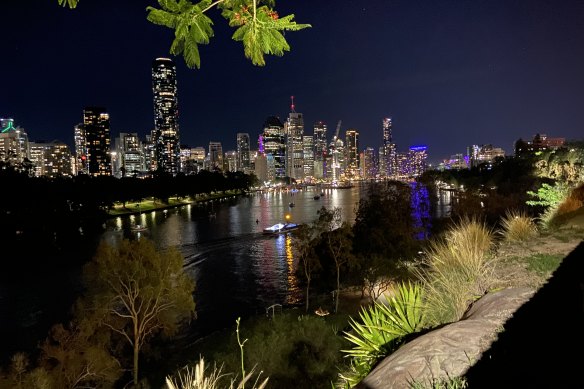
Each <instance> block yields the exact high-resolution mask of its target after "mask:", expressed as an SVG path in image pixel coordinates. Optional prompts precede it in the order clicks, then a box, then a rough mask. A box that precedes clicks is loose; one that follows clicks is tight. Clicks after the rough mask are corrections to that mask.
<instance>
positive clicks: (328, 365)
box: [213, 313, 344, 389]
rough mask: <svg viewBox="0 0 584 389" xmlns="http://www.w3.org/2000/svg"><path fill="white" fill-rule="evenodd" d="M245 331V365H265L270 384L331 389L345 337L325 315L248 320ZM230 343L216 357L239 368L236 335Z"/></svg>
mask: <svg viewBox="0 0 584 389" xmlns="http://www.w3.org/2000/svg"><path fill="white" fill-rule="evenodd" d="M242 332H243V333H244V334H246V337H247V338H248V340H247V342H246V343H245V366H257V369H258V370H259V369H261V371H262V374H265V375H266V376H269V377H270V384H269V385H270V387H274V388H279V389H285V388H294V389H297V388H315V389H316V388H327V389H328V388H330V382H331V381H333V380H334V379H335V378H336V376H337V373H338V368H337V366H339V365H342V364H343V359H342V354H341V351H340V350H341V349H342V348H343V345H344V339H343V338H342V337H341V336H339V335H337V334H336V332H335V331H334V329H333V327H332V325H330V324H329V323H328V322H327V321H326V320H325V319H324V318H321V317H315V316H299V315H298V314H294V313H284V314H281V315H276V316H275V317H274V319H266V318H263V319H260V320H254V321H252V322H248V323H246V324H245V327H244V328H243V330H242ZM228 347H229V349H228V350H227V351H226V352H224V353H216V354H215V355H214V357H213V359H214V360H215V361H220V362H221V363H224V366H225V369H226V370H227V371H237V370H238V369H239V368H240V364H241V362H240V358H239V350H238V346H237V343H236V340H235V338H234V337H233V338H232V339H231V342H230V345H229V346H228Z"/></svg>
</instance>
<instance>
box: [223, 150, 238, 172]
mask: <svg viewBox="0 0 584 389" xmlns="http://www.w3.org/2000/svg"><path fill="white" fill-rule="evenodd" d="M225 169H226V170H227V171H228V172H236V171H237V151H235V150H229V151H226V152H225Z"/></svg>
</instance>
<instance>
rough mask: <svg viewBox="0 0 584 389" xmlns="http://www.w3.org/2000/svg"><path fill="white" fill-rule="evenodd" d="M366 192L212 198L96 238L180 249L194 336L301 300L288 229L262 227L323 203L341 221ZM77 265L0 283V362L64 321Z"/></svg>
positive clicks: (417, 202) (420, 208)
mask: <svg viewBox="0 0 584 389" xmlns="http://www.w3.org/2000/svg"><path fill="white" fill-rule="evenodd" d="M321 193H324V196H321V197H320V198H319V199H318V200H315V199H314V196H315V195H318V194H321ZM365 195H366V188H365V187H363V186H361V187H360V186H355V187H353V188H348V189H324V190H320V189H316V188H313V189H310V188H309V189H307V190H301V191H297V192H294V193H293V192H270V193H256V194H253V195H249V196H244V197H239V198H235V199H231V200H223V201H214V202H212V203H207V204H205V205H204V206H203V208H201V206H195V205H187V206H183V207H179V208H174V209H168V210H164V211H156V212H148V213H142V214H139V215H131V216H124V217H119V218H115V219H110V220H109V221H108V222H107V223H106V226H105V227H106V230H105V232H104V233H103V234H102V236H101V237H98V238H99V239H105V240H106V241H108V242H110V243H112V244H115V243H116V242H118V241H120V240H121V239H124V238H128V239H140V238H142V237H145V238H148V239H152V240H153V241H154V242H155V244H156V245H157V246H158V247H160V248H166V247H169V246H176V247H178V248H179V249H180V251H181V252H182V253H183V256H184V258H185V269H186V271H187V273H188V274H189V275H190V276H191V277H192V278H193V279H194V280H195V282H196V291H195V295H194V298H195V302H196V311H197V320H196V321H195V322H194V324H193V327H192V331H191V332H192V333H191V337H193V338H194V337H196V336H198V335H201V334H205V333H208V332H210V331H211V330H213V329H218V328H223V327H227V326H231V325H232V324H233V323H234V322H235V319H236V318H237V317H239V316H247V315H250V314H256V313H265V311H266V309H267V308H268V307H269V306H271V305H273V304H281V305H283V306H294V305H299V304H301V301H302V291H301V289H300V287H299V280H298V279H297V278H296V276H295V274H294V269H295V266H296V261H295V255H294V247H293V246H294V245H293V241H292V239H291V237H290V235H284V234H283V235H277V236H270V235H265V234H263V233H262V230H263V229H264V228H265V227H268V226H271V225H273V224H276V223H278V222H282V221H284V219H285V216H286V214H289V215H290V221H291V222H293V223H308V222H311V221H313V220H315V219H316V218H317V211H318V210H319V209H320V208H321V207H323V206H324V207H326V208H328V209H331V208H333V207H340V208H341V210H342V216H343V219H344V220H347V221H350V222H353V221H354V219H355V211H356V207H357V204H358V202H359V199H360V198H361V196H365ZM438 200H439V201H438V203H439V206H438V207H437V210H438V212H439V213H442V214H444V213H446V212H448V208H447V207H444V206H443V204H447V203H448V200H449V199H447V198H446V199H445V198H441V197H439V198H438ZM429 201H430V200H429V197H428V193H427V191H426V190H425V189H424V188H422V189H419V190H415V191H414V192H413V195H412V206H413V208H414V211H415V212H414V216H415V218H416V219H417V220H419V221H420V220H422V219H424V218H426V219H428V218H429V212H430V206H429V205H430V204H429ZM290 203H294V206H293V207H290ZM210 213H211V214H212V215H214V216H212V217H210V216H209V214H210ZM136 225H141V226H146V227H147V229H146V230H145V231H142V232H135V231H133V230H132V227H135V226H136ZM80 254H84V256H85V257H91V256H92V255H93V253H80ZM48 269H50V267H49V268H48ZM79 270H80V268H75V269H73V268H72V269H67V268H66V269H58V270H57V271H55V272H53V273H51V271H50V270H43V271H36V272H35V269H34V268H31V269H30V273H27V274H19V275H18V277H9V278H7V279H4V280H3V281H2V282H1V283H0V349H1V350H2V357H3V358H4V360H6V358H7V356H8V355H11V354H12V353H14V352H15V351H18V350H22V349H25V350H27V349H31V348H34V345H36V344H37V343H38V341H40V340H42V339H44V338H45V337H46V334H47V330H48V328H50V325H51V324H52V323H55V322H58V321H62V320H64V318H65V317H66V312H67V310H68V307H69V306H70V305H71V303H72V302H73V301H74V299H75V296H76V293H78V290H79V287H80V284H79Z"/></svg>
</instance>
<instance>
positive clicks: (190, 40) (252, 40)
mask: <svg viewBox="0 0 584 389" xmlns="http://www.w3.org/2000/svg"><path fill="white" fill-rule="evenodd" d="M261 2H262V1H261V0H218V1H215V2H213V1H212V0H201V1H199V2H197V3H195V4H193V3H191V2H190V1H188V0H179V1H177V0H158V4H160V7H161V9H157V8H154V7H147V11H148V12H149V13H148V20H149V21H150V22H152V23H154V24H158V25H162V26H165V27H168V28H170V29H173V30H174V36H175V38H174V41H173V42H172V46H171V48H170V52H171V53H172V54H174V55H180V54H182V55H183V57H184V59H185V62H186V64H187V66H189V67H191V68H192V67H196V68H200V66H201V59H200V54H199V45H206V44H208V43H209V41H210V39H211V37H213V28H212V25H213V21H212V20H211V18H209V17H208V16H207V15H206V14H205V13H206V12H207V11H208V10H210V9H212V8H213V7H215V6H217V7H218V8H219V9H221V11H222V13H221V15H222V16H223V17H224V18H225V19H226V20H227V21H228V22H229V26H231V27H235V28H236V30H235V32H234V33H233V36H232V39H233V40H235V41H238V42H242V44H243V48H244V54H245V56H246V58H248V59H250V60H251V61H252V63H253V64H254V65H258V66H263V65H265V63H266V62H265V58H264V55H266V54H268V55H277V56H282V55H284V52H285V51H289V50H290V46H289V45H288V42H287V41H286V39H285V38H284V35H282V32H284V31H298V30H301V29H304V28H307V27H310V25H308V24H296V22H294V21H293V20H294V15H287V16H283V17H280V16H279V15H278V13H277V12H276V11H275V10H274V9H273V8H272V7H271V3H273V1H264V3H266V5H260V3H261Z"/></svg>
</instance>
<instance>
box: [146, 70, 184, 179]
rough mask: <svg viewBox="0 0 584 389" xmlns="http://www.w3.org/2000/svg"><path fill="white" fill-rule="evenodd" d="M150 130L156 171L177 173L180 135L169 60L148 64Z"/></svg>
mask: <svg viewBox="0 0 584 389" xmlns="http://www.w3.org/2000/svg"><path fill="white" fill-rule="evenodd" d="M152 92H153V94H154V128H155V139H154V141H155V142H156V163H157V169H158V170H160V171H162V172H165V173H169V174H172V175H175V174H176V173H178V172H179V171H180V135H179V134H180V133H179V126H178V98H177V82H176V67H175V65H174V62H173V61H172V60H171V59H169V58H156V59H155V60H154V62H153V63H152Z"/></svg>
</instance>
